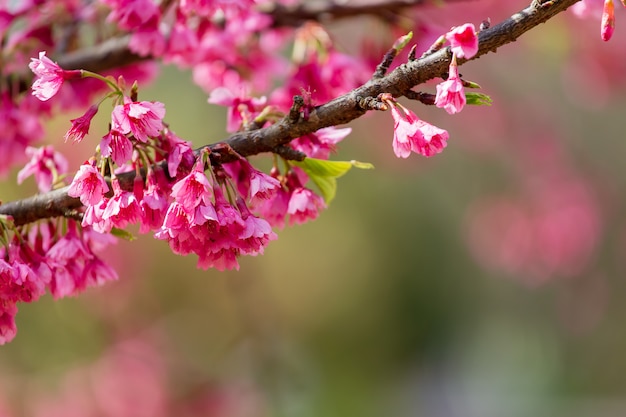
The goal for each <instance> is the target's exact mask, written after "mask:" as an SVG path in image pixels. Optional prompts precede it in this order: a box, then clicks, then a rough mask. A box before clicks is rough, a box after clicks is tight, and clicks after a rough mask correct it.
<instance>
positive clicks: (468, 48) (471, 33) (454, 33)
mask: <svg viewBox="0 0 626 417" xmlns="http://www.w3.org/2000/svg"><path fill="white" fill-rule="evenodd" d="M446 39H447V40H448V41H449V42H450V49H451V50H452V53H453V54H455V55H456V56H457V57H459V58H466V59H470V58H471V57H473V56H474V55H476V52H478V37H477V36H476V29H475V28H474V25H473V24H471V23H466V24H464V25H462V26H457V27H455V28H453V29H452V30H451V31H450V32H448V33H446Z"/></svg>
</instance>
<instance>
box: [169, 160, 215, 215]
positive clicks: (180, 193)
mask: <svg viewBox="0 0 626 417" xmlns="http://www.w3.org/2000/svg"><path fill="white" fill-rule="evenodd" d="M212 191H213V186H212V185H211V183H210V182H209V179H208V178H207V177H206V174H205V173H204V163H203V161H202V158H200V159H199V160H198V162H197V163H196V165H195V166H194V168H193V170H192V171H191V173H190V174H189V175H187V176H186V177H185V178H183V179H182V180H180V181H178V182H177V183H176V184H174V185H173V186H172V192H171V196H172V197H174V199H175V200H176V201H177V202H178V203H180V204H181V205H182V206H183V207H184V208H185V211H186V212H187V213H189V214H193V213H194V212H195V210H196V207H198V206H199V205H200V203H201V202H204V203H205V204H206V203H208V202H210V201H211V199H212V194H213V192H212Z"/></svg>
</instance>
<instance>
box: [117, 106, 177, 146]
mask: <svg viewBox="0 0 626 417" xmlns="http://www.w3.org/2000/svg"><path fill="white" fill-rule="evenodd" d="M164 116H165V106H164V105H163V103H159V102H158V101H157V102H149V101H141V102H133V101H131V100H130V99H129V98H128V97H125V98H124V104H123V105H118V106H115V108H114V109H113V113H112V129H113V130H116V131H119V132H120V133H121V134H124V135H126V134H128V133H132V134H133V136H134V137H135V139H137V140H138V141H140V142H144V143H145V142H147V141H148V139H149V137H154V136H158V135H159V133H160V132H161V130H163V117H164Z"/></svg>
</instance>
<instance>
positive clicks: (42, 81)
mask: <svg viewBox="0 0 626 417" xmlns="http://www.w3.org/2000/svg"><path fill="white" fill-rule="evenodd" d="M28 67H29V68H30V69H31V71H33V72H34V73H35V76H36V77H37V78H36V79H35V82H34V83H33V95H34V96H35V97H37V98H38V99H39V100H41V101H47V100H49V99H51V98H52V97H54V95H55V94H56V93H57V92H58V91H59V89H60V88H61V86H62V85H63V82H64V81H65V80H68V79H71V78H79V77H80V76H81V72H80V71H79V70H74V71H65V70H63V68H61V67H60V66H59V65H58V64H56V63H54V62H52V60H51V59H50V58H48V57H47V56H46V52H45V51H42V52H39V58H31V62H30V64H28Z"/></svg>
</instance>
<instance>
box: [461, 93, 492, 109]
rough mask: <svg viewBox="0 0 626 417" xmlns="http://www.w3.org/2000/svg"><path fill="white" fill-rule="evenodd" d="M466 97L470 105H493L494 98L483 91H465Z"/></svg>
mask: <svg viewBox="0 0 626 417" xmlns="http://www.w3.org/2000/svg"><path fill="white" fill-rule="evenodd" d="M465 99H466V100H467V104H468V105H470V106H491V103H492V102H493V100H491V97H489V96H488V95H487V94H483V93H465Z"/></svg>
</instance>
